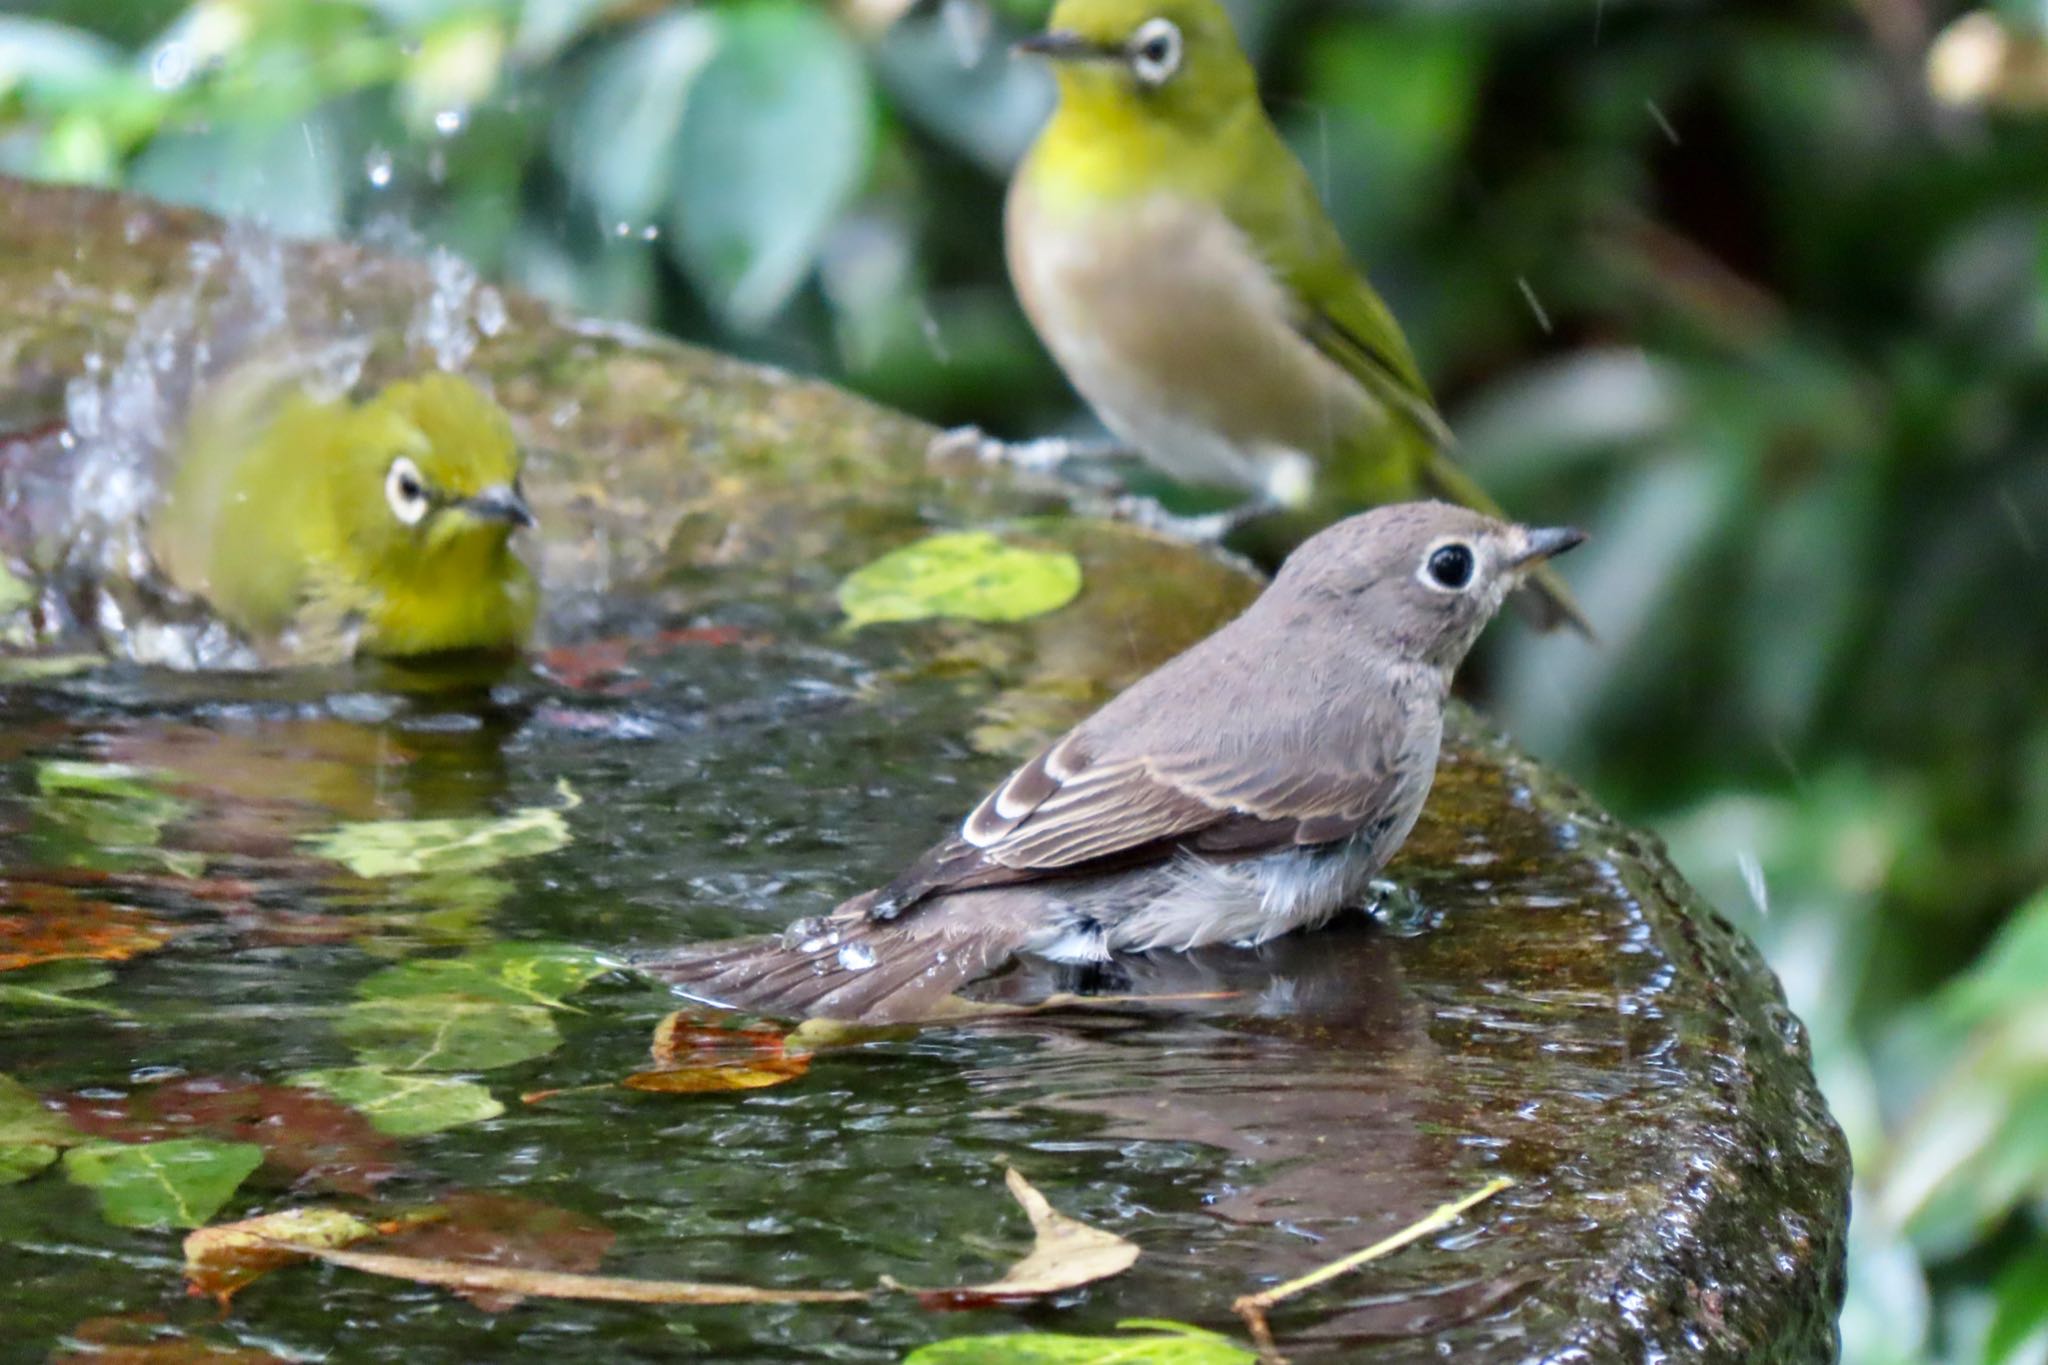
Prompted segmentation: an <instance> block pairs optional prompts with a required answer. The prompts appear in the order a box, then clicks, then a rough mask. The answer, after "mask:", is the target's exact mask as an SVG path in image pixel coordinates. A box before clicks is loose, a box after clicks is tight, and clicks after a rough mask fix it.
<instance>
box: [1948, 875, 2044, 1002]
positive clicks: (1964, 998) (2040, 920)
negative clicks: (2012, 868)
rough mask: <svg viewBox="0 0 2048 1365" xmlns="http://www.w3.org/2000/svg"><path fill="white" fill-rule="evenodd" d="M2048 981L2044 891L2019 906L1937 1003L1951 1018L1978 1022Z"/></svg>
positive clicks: (2034, 996) (2035, 993) (2031, 998)
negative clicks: (1968, 968) (1940, 1002)
mask: <svg viewBox="0 0 2048 1365" xmlns="http://www.w3.org/2000/svg"><path fill="white" fill-rule="evenodd" d="M2044 981H2048V890H2044V891H2042V892H2041V893H2040V894H2039V895H2036V896H2035V897H2034V898H2033V899H2032V900H2030V901H2028V902H2027V903H2026V904H2025V905H2023V906H2021V907H2020V908H2019V909H2017V910H2015V911H2013V914H2012V918H2011V919H2009V920H2007V921H2006V922H2005V926H2004V927H2003V928H2002V929H2000V930H1999V931H1998V937H1997V938H1995V939H1993V940H1992V942H1991V944H1990V946H1989V947H1987V948H1986V949H1985V950H1984V951H1983V952H1982V953H1981V954H1980V955H1979V956H1978V958H1977V961H1976V962H1975V963H1974V964H1973V965H1972V966H1971V967H1970V970H1969V971H1968V972H1966V973H1965V974H1964V975H1962V976H1960V977H1958V978H1956V979H1955V980H1954V981H1952V982H1950V983H1949V985H1948V986H1947V987H1946V988H1945V989H1944V990H1943V992H1942V1001H1943V1004H1944V1006H1945V1007H1946V1009H1947V1011H1948V1012H1949V1014H1950V1016H1951V1017H1952V1018H1955V1019H1957V1020H1959V1021H1960V1020H1966V1021H1969V1022H1972V1023H1979V1022H1982V1021H1984V1020H1987V1019H1990V1018H1992V1017H1994V1016H1996V1015H1999V1014H2002V1013H2004V1012H2005V1011H2007V1010H2009V1009H2012V1008H2013V1007H2015V1006H2021V1005H2030V1004H2033V1003H2035V1002H2037V1001H2039V1000H2040V998H2041V983H2042V982H2044Z"/></svg>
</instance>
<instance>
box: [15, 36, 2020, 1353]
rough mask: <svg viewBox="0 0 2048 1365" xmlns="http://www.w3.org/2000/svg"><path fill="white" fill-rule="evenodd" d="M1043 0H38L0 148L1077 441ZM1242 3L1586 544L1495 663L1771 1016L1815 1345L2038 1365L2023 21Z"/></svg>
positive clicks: (1500, 677)
mask: <svg viewBox="0 0 2048 1365" xmlns="http://www.w3.org/2000/svg"><path fill="white" fill-rule="evenodd" d="M906 8H907V10H908V12H907V13H903V14H899V13H898V11H901V10H905V9H906ZM1045 8H1046V5H1045V4H1044V3H1042V0H1015V2H1014V3H1008V2H1006V3H997V4H989V3H982V0H943V2H942V3H936V4H935V3H931V2H930V0H927V2H926V3H924V4H919V5H914V6H905V5H903V4H896V3H890V0H843V3H841V4H837V5H832V4H823V3H808V2H807V0H734V3H727V4H703V5H698V6H678V5H668V4H662V3H657V2H656V0H331V2H330V3H323V4H301V3H296V0H198V3H192V4H186V3H176V2H166V0H127V2H126V3H106V2H105V0H36V2H35V3H29V4H15V5H14V6H12V7H11V9H10V11H9V12H8V13H7V14H5V15H0V165H4V166H5V167H7V168H9V169H13V170H15V171H18V172H21V173H25V174H30V175H35V176H41V177H48V178H59V179H70V180H81V181H90V182H98V183H109V184H125V185H129V186H133V187H136V188H140V189H144V190H147V191H149V192H151V193H154V194H158V195H161V196H165V197H168V198H174V199H179V200H185V201H190V202H197V203H201V204H204V205H207V206H209V207H213V208H217V209H223V210H227V211H231V212H239V213H246V214H252V215H256V216H259V217H261V218H263V219H265V220H267V221H268V222H269V223H271V224H272V225H274V226H276V227H278V228H280V229H282V230H285V231H289V232H296V233H318V234H330V233H353V234H363V233H367V234H369V235H371V236H373V237H377V238H379V239H380V240H383V241H385V242H387V243H397V244H400V245H407V244H411V245H415V246H420V245H445V246H448V247H450V248H452V249H454V250H456V251H458V252H461V253H462V254H464V255H466V256H468V257H469V258H471V259H472V260H473V261H475V262H476V263H477V264H478V265H479V266H480V267H482V268H483V269H484V270H485V271H486V272H487V273H490V274H492V275H495V276H498V277H501V278H505V279H508V280H510V281H512V282H514V283H517V284H521V285H523V286H525V287H527V288H530V289H533V290H536V291H538V292H540V293H542V294H544V295H547V296H550V297H553V298H556V299H559V300H561V301H563V302H565V303H567V304H570V305H572V306H574V307H576V308H578V309H581V310H584V311H589V312H595V313H600V314H605V315H610V316H614V317H620V318H626V319H631V320H636V321H642V322H647V323H651V324H654V325H657V326H660V327H663V328H665V329H668V330H671V331H674V332H677V333H680V334H683V335H686V336H691V337H695V338H700V339H705V340H709V341H711V342H713V343H715V344H718V345H721V346H724V347H726V348H728V349H736V350H741V351H744V352H748V353H751V354H754V355H757V356H762V357H766V358H769V359H773V360H777V361H780V362H782V363H785V364H789V365H793V366H796V367H799V368H803V369H807V370H812V371H816V372H820V373H824V374H827V375H830V376H832V377H834V378H836V379H839V380H841V381H843V382H846V383H849V384H851V385H853V386H854V387H857V388H860V389H863V390H865V391H867V392H870V393H873V394H876V395H878V396H880V397H883V398H885V399H887V400H889V401H892V402H895V403H898V404H901V405H903V406H906V407H909V408H911V409H913V410H916V411H918V412H920V413H923V414H924V415H926V416H929V417H932V418H933V419H935V420H939V421H945V422H954V421H974V422H978V423H980V424H982V425H984V426H987V427H989V428H992V429H994V430H997V431H1000V432H1003V433H1005V434H1010V435H1019V436H1021V435H1030V434H1039V433H1043V432H1045V431H1048V430H1053V429H1059V428H1067V427H1072V428H1074V429H1086V418H1085V416H1084V415H1083V414H1081V413H1079V412H1078V411H1077V410H1076V408H1075V405H1074V400H1073V398H1072V396H1071V394H1070V393H1069V392H1068V391H1067V389H1066V388H1065V386H1064V384H1063V383H1062V382H1061V380H1060V379H1059V377H1058V375H1057V373H1056V372H1055V371H1054V370H1053V369H1052V368H1051V367H1050V365H1049V363H1048V362H1047V361H1046V359H1045V358H1044V356H1043V355H1042V353H1041V352H1040V351H1039V349H1038V347H1037V345H1036V343H1035V342H1034V341H1033V339H1032V338H1031V336H1030V334H1029V332H1028V330H1027V328H1026V327H1025V324H1024V322H1023V319H1022V317H1021V315H1020V314H1019V312H1018V311H1017V309H1016V307H1015V305H1014V303H1013V302H1012V300H1011V298H1010V295H1009V291H1008V286H1007V283H1006V281H1005V279H1004V276H1003V271H1002V265H1001V242H1000V218H999V208H1000V199H1001V192H1002V181H1003V178H1004V176H1005V175H1006V173H1007V170H1008V167H1009V166H1010V164H1011V163H1012V162H1013V161H1014V159H1015V157H1016V156H1017V155H1018V153H1019V152H1020V151H1021V149H1022V148H1023V146H1024V145H1025V144H1026V142H1027V141H1028V139H1029V137H1030V134H1031V132H1032V130H1033V128H1034V127H1035V126H1036V123H1037V121H1038V120H1039V119H1040V118H1041V117H1042V116H1043V113H1044V110H1045V108H1046V105H1047V103H1048V100H1049V91H1048V90H1047V88H1046V86H1045V83H1044V81H1043V78H1042V75H1041V73H1039V72H1037V71H1035V70H1033V69H1032V68H1030V67H1029V66H1026V65H1023V64H1018V63H1012V62H1010V61H1008V60H1006V56H1005V51H1006V47H1007V42H1008V40H1009V39H1010V38H1011V37H1013V36H1015V35H1016V34H1018V33H1020V32H1022V31H1024V29H1026V28H1028V27H1030V26H1033V25H1035V24H1036V23H1037V22H1039V21H1040V20H1041V19H1042V17H1043V14H1044V11H1045ZM1237 12H1238V15H1239V18H1240V21H1241V24H1242V28H1243V32H1244V35H1245V37H1246V40H1247V42H1248V44H1249V45H1250V46H1251V47H1252V48H1253V49H1254V51H1255V52H1256V53H1257V55H1258V57H1259V59H1260V62H1261V65H1262V68H1263V70H1264V71H1265V73H1266V78H1267V83H1268V92H1269V97H1270V101H1271V104H1272V106H1273V108H1274V110H1275V112H1276V115H1277V116H1278V117H1279V118H1280V119H1281V121H1282V123H1283V126H1284V127H1285V128H1286V129H1287V130H1288V131H1289V133H1290V135H1291V136H1292V137H1293V138H1294V140H1295V142H1296V144H1297V146H1298V148H1299V149H1300V151H1301V152H1302V155H1303V157H1304V159H1305V161H1306V162H1307V164H1308V165H1309V166H1310V167H1311V169H1312V170H1313V171H1314V172H1315V174H1316V175H1317V177H1318V178H1319V180H1320V182H1321V183H1322V185H1323V187H1324V189H1325V193H1326V195H1327V197H1328V199H1329V202H1330V204H1331V207H1332V209H1333V211H1334V213H1335V215H1336V217H1337V219H1338V221H1339V223H1340V225H1341V226H1342V227H1343V229H1344V230H1345V233H1346V235H1347V238H1348V239H1349V241H1350V242H1351V244H1352V245H1353V247H1354V249H1355V250H1356V251H1357V252H1358V254H1359V255H1360V256H1361V258H1362V259H1363V260H1364V261H1366V262H1367V263H1369V265H1370V267H1371V269H1372V272H1373V275H1374V278H1375V280H1376V282H1377V283H1378V284H1379V285H1380V286H1381V288H1382V290H1383V292H1385V293H1386V294H1387V296H1388V297H1389V299H1390V301H1391V302H1392V303H1393V305H1394V306H1395V309H1396V311H1397V312H1398V313H1399V314H1400V316H1401V317H1402V318H1403V320H1404V321H1405V323H1406V324H1407V326H1408V328H1409V330H1410V332H1411V335H1412V336H1413V338H1414V340H1415V342H1416V346H1417V350H1418V352H1419V353H1420V354H1421V356H1422V357H1423V359H1424V365H1425V368H1426V370H1427V371H1428V372H1429V374H1430V375H1431V376H1432V378H1433V380H1434V382H1435V383H1436V384H1437V386H1438V388H1439V390H1440V392H1441V394H1442V395H1443V397H1444V400H1445V406H1446V409H1447V411H1448V413H1449V414H1450V416H1451V418H1452V420H1453V423H1454V425H1455V426H1456V427H1457V428H1458V429H1459V430H1460V432H1461V433H1462V435H1463V439H1464V441H1465V445H1466V449H1465V452H1464V456H1465V458H1466V460H1467V461H1468V463H1470V464H1472V465H1474V466H1475V467H1477V468H1479V469H1480V470H1481V472H1482V473H1483V475H1484V477H1485V478H1486V480H1487V482H1488V483H1489V485H1490V486H1491V487H1493V489H1494V490H1495V491H1496V492H1497V493H1499V494H1500V496H1501V497H1502V499H1503V501H1504V502H1506V503H1507V505H1508V506H1510V507H1512V508H1514V509H1516V510H1517V511H1518V512H1520V513H1522V514H1525V515H1527V516H1530V517H1532V518H1544V519H1564V518H1570V519H1575V520H1578V521H1580V522H1581V523H1582V524H1585V525H1588V526H1589V527H1591V528H1592V529H1593V530H1594V532H1595V534H1596V540H1595V542H1594V544H1593V545H1591V546H1589V547H1588V548H1587V549H1586V550H1585V551H1583V552H1581V553H1580V554H1579V555H1577V556H1575V557H1574V559H1573V561H1572V563H1571V565H1570V571H1571V576H1572V578H1573V579H1574V581H1575V583H1576V584H1577V585H1578V586H1579V589H1580V593H1581V596H1582V598H1583V600H1584V602H1585V604H1586V606H1587V608H1588V609H1589V611H1590V612H1591V614H1592V616H1593V618H1594V619H1595V620H1596V621H1598V622H1599V623H1601V627H1602V632H1603V636H1604V638H1603V640H1602V641H1601V643H1600V645H1599V646H1598V647H1596V648H1587V647H1585V646H1584V645H1582V644H1580V643H1578V642H1575V641H1572V640H1557V639H1535V638H1532V637H1529V636H1528V635H1527V634H1526V633H1522V632H1515V631H1513V630H1505V631H1501V632H1497V635H1498V636H1499V638H1498V639H1497V640H1496V641H1495V646H1496V647H1495V650H1494V652H1493V653H1492V654H1491V655H1490V656H1489V657H1488V659H1487V660H1486V661H1485V664H1484V666H1483V667H1482V669H1481V670H1480V674H1481V680H1482V686H1483V687H1484V688H1485V690H1487V691H1488V692H1489V693H1490V698H1491V701H1492V703H1493V705H1494V706H1495V708H1496V710H1497V711H1498V712H1499V713H1501V714H1502V715H1503V716H1504V718H1505V719H1506V720H1507V722H1508V723H1509V724H1510V725H1511V726H1512V728H1513V729H1514V730H1515V731H1516V733H1517V735H1518V736H1519V737H1520V738H1521V739H1522V740H1523V742H1524V743H1526V744H1528V745H1530V746H1531V747H1533V748H1535V749H1537V750H1538V751H1539V752H1542V753H1545V754H1547V755H1550V756H1552V757H1554V758H1556V759H1557V760H1559V761H1560V762H1562V763H1563V764H1564V765H1565V766H1566V767H1567V768H1568V769H1569V770H1570V771H1572V772H1573V773H1574V774H1575V775H1577V776H1579V777H1580V778H1582V779H1583V780H1585V781H1586V782H1587V783H1588V784H1589V785H1591V786H1592V787H1593V788H1595V789H1596V790H1598V791H1599V792H1600V793H1601V794H1602V795H1603V796H1604V797H1605V798H1606V799H1607V800H1608V801H1609V802H1610V803H1611V804H1613V805H1614V806H1616V807H1617V808H1618V809H1620V810H1621V811H1622V812H1623V813H1624V814H1626V815H1628V816H1630V817H1632V818H1634V819H1636V820H1638V821H1641V822H1644V823H1647V824H1650V825H1652V826H1654V827H1656V828H1658V829H1661V830H1662V831H1664V832H1665V833H1666V834H1667V836H1668V837H1669V838H1670V840H1671V842H1672V844H1673V846H1674V849H1675V851H1676V853H1677V855H1678V857H1679V859H1680V861H1681V863H1682V864H1683V865H1684V866H1685V867H1686V869H1687V870H1688V872H1689V873H1690V874H1691V875H1692V877H1693V878H1694V880H1695V881H1696V882H1697V883H1698V884H1699V885H1700V886H1701V887H1702V888H1703V889H1705V890H1706V891H1707V892H1708V893H1709V894H1710V895H1712V896H1713V897H1714V898H1715V899H1716V901H1717V902H1718V903H1719V904H1721V905H1722V906H1723V907H1724V908H1725V909H1726V910H1727V911H1728V912H1729V913H1730V914H1731V915H1732V916H1734V917H1736V918H1738V919H1740V920H1742V921H1743V922H1744V923H1745V924H1746V925H1748V926H1749V927H1750V928H1751V930H1752V931H1753V932H1754V933H1755V934H1756V935H1757V937H1758V938H1759V939H1760V940H1761V941H1762V942H1763V943H1764V944H1765V946H1766V948H1767V949H1768V951H1769V952H1770V953H1771V954H1772V957H1773V960H1774V961H1775V963H1776V964H1777V966H1778V968H1779V970H1780V972H1781V974H1782V975H1783V977H1784V979H1785V982H1786V986H1787V989H1788V992H1789V993H1790V995H1791V996H1792V999H1793V1003H1794V1005H1795V1006H1796V1007H1797V1008H1798V1009H1799V1011H1800V1012H1801V1014H1802V1015H1803V1017H1804V1018H1805V1019H1806V1020H1807V1021H1808V1023H1809V1024H1810V1026H1811V1028H1812V1030H1813V1035H1814V1040H1815V1052H1816V1062H1817V1065H1818V1067H1819V1069H1820V1071H1821V1074H1822V1080H1823V1083H1824V1085H1825V1086H1826V1087H1827V1089H1828V1092H1829V1095H1830V1097H1831V1100H1832V1102H1833V1104H1834V1106H1835V1109H1836V1112H1837V1114H1838V1116H1839V1117H1840V1118H1841V1120H1842V1122H1843V1124H1844V1126H1845V1127H1846V1128H1847V1129H1848V1130H1849V1133H1850V1136H1851V1140H1852V1143H1853V1145H1854V1147H1855V1151H1856V1154H1857V1162H1858V1170H1859V1185H1858V1219H1857V1226H1856V1229H1855V1236H1854V1256H1853V1266H1852V1277H1851V1278H1852V1289H1851V1300H1850V1304H1849V1308H1848V1310H1847V1313H1846V1315H1845V1320H1844V1331H1845V1355H1846V1357H1847V1358H1848V1359H1850V1360H1852V1361H1855V1362H1859V1365H1860V1363H1861V1362H1886V1361H1901V1362H1904V1361H1919V1360H1946V1361H1956V1362H1976V1361H1983V1362H2007V1361H2021V1360H2029V1361H2041V1360H2043V1359H2048V1238H2044V1235H2043V1234H2044V1229H2048V1042H2044V1039H2048V891H2044V890H2043V888H2044V887H2048V100H2044V96H2048V61H2044V60H2043V59H2042V56H2041V54H2042V51H2043V48H2042V45H2041V42H2040V38H2039V35H2038V34H2037V33H2034V32H2033V31H2032V30H2030V29H2028V28H2026V27H2025V26H2026V25H2028V24H2029V23H2037V22H2040V21H2041V12H2040V10H2039V7H2038V5H2036V4H2031V3H2022V2H2021V0H2012V2H2011V3H2006V4H2001V5H1998V6H1995V7H1994V12H1995V15H1996V17H1995V18H1994V16H1993V15H1992V14H1980V15H1976V16H1970V17H1967V18H1966V17H1965V16H1963V14H1962V12H1961V7H1959V6H1956V5H1952V4H1948V3H1942V2H1941V0H1855V3H1822V0H1752V2H1748V3H1744V2H1741V0H1382V2H1381V3H1362V2H1361V3H1353V4H1341V3H1309V2H1308V0H1298V2H1296V3H1287V2H1286V0H1271V2H1270V3H1265V4H1256V5H1255V4H1249V3H1247V4H1240V5H1238V6H1237ZM1959 20H1960V21H1961V22H1960V23H1958V21H1959ZM2001 25H2003V26H2002V27H2001ZM1966 29H1967V30H1968V31H1967V32H1965V30H1966ZM1944 34H1946V35H1947V36H1946V37H1944V36H1943V35H1944ZM1987 35H1988V36H1987ZM2001 35H2002V36H2001ZM1965 39H1967V41H1965ZM1951 40H1954V41H1951ZM1999 42H2003V43H2004V44H2005V45H2004V46H2003V47H1998V46H1997V44H1998V43H1999ZM1986 43H1990V44H1992V48H1991V49H1987V48H1986V47H1985V44H1986ZM1971 44H1975V46H1971ZM1930 73H1932V77H1933V78H1932V80H1931V81H1930ZM1930 89H1935V90H1939V91H1940V92H1941V94H1942V95H1943V96H1944V97H1945V98H1943V99H1936V98H1935V97H1934V96H1933V95H1932V94H1930Z"/></svg>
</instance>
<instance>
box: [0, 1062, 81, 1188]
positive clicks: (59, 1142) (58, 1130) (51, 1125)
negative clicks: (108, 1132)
mask: <svg viewBox="0 0 2048 1365" xmlns="http://www.w3.org/2000/svg"><path fill="white" fill-rule="evenodd" d="M79 1141H82V1138H81V1136H80V1134H79V1133H78V1132H77V1131H76V1130H74V1129H73V1128H72V1127H71V1125H70V1124H68V1123H66V1122H65V1121H64V1120H63V1119H62V1118H60V1117H58V1116H57V1115H56V1114H55V1113H53V1112H51V1110H50V1109H49V1108H48V1107H47V1106H46V1105H44V1103H43V1102H42V1101H41V1100H40V1099H38V1098H37V1097H36V1095H35V1092H33V1091H31V1090H30V1089H29V1088H28V1087H27V1086H25V1085H23V1084H22V1083H21V1082H20V1081H17V1080H15V1079H14V1077H12V1076H9V1075H8V1074H6V1073H5V1072H0V1185H12V1184H16V1183H17V1182H19V1181H23V1180H26V1179H28V1178H29V1177H30V1176H32V1175H34V1174H35V1173H36V1172H38V1171H40V1170H42V1169H43V1168H44V1167H46V1166H48V1165H49V1164H50V1163H51V1162H53V1161H55V1160H56V1159H57V1153H58V1152H59V1151H60V1150H61V1149H62V1148H65V1147H69V1146H71V1145H72V1144H73V1143H75V1142H79Z"/></svg>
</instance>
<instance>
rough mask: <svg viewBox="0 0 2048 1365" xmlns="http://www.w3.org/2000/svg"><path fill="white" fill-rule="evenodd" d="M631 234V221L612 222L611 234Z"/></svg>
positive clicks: (619, 235)
mask: <svg viewBox="0 0 2048 1365" xmlns="http://www.w3.org/2000/svg"><path fill="white" fill-rule="evenodd" d="M632 235H633V225H632V224H631V223H614V224H612V236H614V237H631V236H632Z"/></svg>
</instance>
